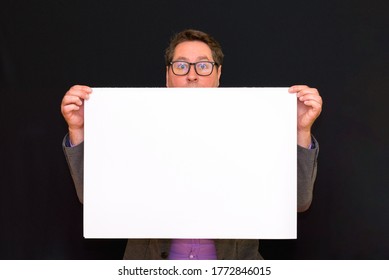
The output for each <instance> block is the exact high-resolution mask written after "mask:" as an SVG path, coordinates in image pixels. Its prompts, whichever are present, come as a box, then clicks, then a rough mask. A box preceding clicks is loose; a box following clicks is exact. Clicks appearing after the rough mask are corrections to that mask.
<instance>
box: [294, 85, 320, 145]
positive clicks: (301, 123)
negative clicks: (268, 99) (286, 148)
mask: <svg viewBox="0 0 389 280" xmlns="http://www.w3.org/2000/svg"><path fill="white" fill-rule="evenodd" d="M289 92H290V93H296V97H297V144H299V145H300V146H302V147H306V148H308V147H309V145H310V144H311V127H312V125H313V123H314V122H315V120H316V119H317V117H319V115H320V113H321V110H322V105H323V100H322V98H321V96H320V94H319V91H318V90H317V89H315V88H310V87H308V86H305V85H296V86H292V87H290V88H289Z"/></svg>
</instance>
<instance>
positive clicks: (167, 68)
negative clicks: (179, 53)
mask: <svg viewBox="0 0 389 280" xmlns="http://www.w3.org/2000/svg"><path fill="white" fill-rule="evenodd" d="M166 87H169V66H166Z"/></svg>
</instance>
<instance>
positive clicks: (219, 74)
mask: <svg viewBox="0 0 389 280" xmlns="http://www.w3.org/2000/svg"><path fill="white" fill-rule="evenodd" d="M221 75H222V66H221V65H220V66H219V67H218V69H217V86H219V84H220V76H221Z"/></svg>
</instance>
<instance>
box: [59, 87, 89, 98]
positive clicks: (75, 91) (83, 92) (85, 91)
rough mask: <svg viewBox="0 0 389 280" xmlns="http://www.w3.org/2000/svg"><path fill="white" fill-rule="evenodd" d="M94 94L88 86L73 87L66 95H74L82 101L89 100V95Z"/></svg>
mask: <svg viewBox="0 0 389 280" xmlns="http://www.w3.org/2000/svg"><path fill="white" fill-rule="evenodd" d="M91 93H92V89H91V88H90V87H88V86H79V85H77V86H73V87H71V88H70V89H69V90H68V92H67V93H66V94H65V95H74V96H78V97H80V98H82V99H85V100H88V99H89V95H90V94H91Z"/></svg>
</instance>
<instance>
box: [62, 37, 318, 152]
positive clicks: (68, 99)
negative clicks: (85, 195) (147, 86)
mask: <svg viewBox="0 0 389 280" xmlns="http://www.w3.org/2000/svg"><path fill="white" fill-rule="evenodd" d="M173 60H183V61H187V62H191V63H193V62H198V61H204V60H207V61H214V59H213V58H212V52H211V49H210V48H209V47H208V45H207V44H205V43H203V42H200V41H187V42H183V43H180V44H178V45H177V46H176V48H175V50H174V56H173ZM220 76H221V66H219V67H216V66H215V68H214V69H213V72H212V74H211V75H210V76H199V75H197V74H196V72H195V70H194V68H193V66H191V68H190V71H189V73H188V74H187V75H185V76H176V75H174V74H173V72H172V70H171V68H170V67H166V86H167V87H218V86H219V81H220ZM289 92H290V93H291V94H296V97H297V144H298V145H299V146H301V147H304V148H308V147H309V145H310V144H311V128H312V125H313V123H314V122H315V120H316V119H317V117H318V116H319V115H320V113H321V110H322V104H323V101H322V98H321V96H320V94H319V91H318V90H317V89H315V88H310V87H308V86H306V85H294V86H292V87H290V88H289ZM91 94H92V89H91V88H90V87H88V86H81V85H75V86H73V87H71V88H70V89H69V90H68V91H67V92H66V94H65V96H64V97H63V99H62V103H61V112H62V115H63V117H64V118H65V121H66V122H67V124H68V128H69V138H70V141H71V143H72V144H73V145H78V144H80V143H81V142H83V141H84V100H88V99H89V97H90V95H91Z"/></svg>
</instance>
